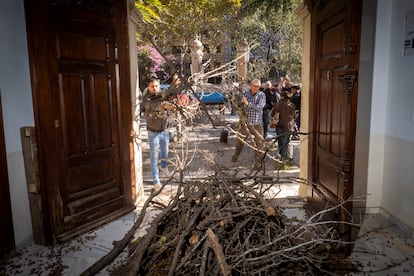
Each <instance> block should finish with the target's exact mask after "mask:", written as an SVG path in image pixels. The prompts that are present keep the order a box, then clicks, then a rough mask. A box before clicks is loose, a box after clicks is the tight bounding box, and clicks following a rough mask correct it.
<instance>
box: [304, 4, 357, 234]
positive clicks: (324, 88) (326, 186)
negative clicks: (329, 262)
mask: <svg viewBox="0 0 414 276" xmlns="http://www.w3.org/2000/svg"><path fill="white" fill-rule="evenodd" d="M310 2H312V3H311V4H310V6H311V21H312V25H311V26H312V27H311V30H312V36H311V82H310V91H309V92H310V99H311V100H310V117H309V120H310V130H312V135H311V136H310V145H311V147H310V151H311V152H310V154H309V162H310V164H309V165H310V166H309V168H310V170H309V171H310V174H311V175H310V176H309V179H310V180H311V182H312V195H311V197H310V200H309V202H310V206H312V209H313V211H314V212H316V211H319V210H321V209H323V208H326V207H327V206H333V205H337V204H338V203H340V202H343V201H344V200H346V199H348V198H349V197H350V196H352V193H353V177H354V148H355V127H356V110H357V108H356V105H357V93H358V86H357V78H358V69H359V68H358V65H359V41H360V21H361V8H362V7H361V1H360V0H349V1H343V0H331V1H321V0H315V1H310ZM345 207H346V208H345V209H338V210H337V212H335V213H333V214H331V215H333V216H334V217H330V219H334V220H340V221H345V220H349V218H350V217H349V214H352V204H347V205H346V206H345ZM339 230H340V233H341V234H342V235H343V236H344V238H350V230H351V229H350V227H349V226H346V225H342V226H341V227H339Z"/></svg>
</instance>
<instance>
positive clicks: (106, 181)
mask: <svg viewBox="0 0 414 276" xmlns="http://www.w3.org/2000/svg"><path fill="white" fill-rule="evenodd" d="M126 3H127V1H115V0H96V1H64V0H41V1H39V0H27V1H26V6H25V8H26V20H27V31H28V41H29V55H30V67H31V77H32V88H33V101H34V106H35V124H36V125H35V128H36V139H37V143H38V146H37V147H38V156H39V172H40V183H41V184H40V185H41V193H42V196H43V197H44V198H43V200H42V201H43V202H44V206H43V208H44V210H48V212H49V214H48V216H45V221H44V223H45V225H46V227H47V229H48V231H49V232H50V233H47V236H48V237H49V238H50V242H55V241H59V240H66V239H69V238H71V237H73V236H74V235H78V234H80V233H83V232H85V231H87V230H89V229H91V228H93V227H96V226H98V225H100V224H102V223H103V222H107V221H109V220H111V219H113V218H114V217H117V216H120V215H122V214H125V213H126V212H129V211H130V210H131V209H132V208H134V206H133V204H132V195H131V169H132V168H131V159H130V156H132V154H130V147H129V142H130V135H131V125H132V116H131V100H130V99H131V96H130V95H131V94H130V93H131V92H130V73H129V59H128V54H129V52H128V28H127V26H128V25H127V6H126Z"/></svg>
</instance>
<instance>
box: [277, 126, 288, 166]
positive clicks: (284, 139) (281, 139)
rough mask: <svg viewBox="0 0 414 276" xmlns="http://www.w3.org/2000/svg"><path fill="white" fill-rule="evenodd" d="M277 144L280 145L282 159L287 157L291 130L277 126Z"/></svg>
mask: <svg viewBox="0 0 414 276" xmlns="http://www.w3.org/2000/svg"><path fill="white" fill-rule="evenodd" d="M276 134H277V136H278V137H277V144H278V146H279V154H280V157H281V158H282V160H285V159H287V153H288V147H289V143H290V131H288V130H285V129H282V128H280V127H276Z"/></svg>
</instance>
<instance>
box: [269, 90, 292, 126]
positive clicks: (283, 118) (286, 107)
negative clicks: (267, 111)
mask: <svg viewBox="0 0 414 276" xmlns="http://www.w3.org/2000/svg"><path fill="white" fill-rule="evenodd" d="M276 113H279V122H278V124H277V126H276V127H278V128H280V129H283V130H287V131H294V129H295V105H294V104H293V103H292V102H291V101H290V100H289V99H288V98H283V97H282V99H281V100H280V101H279V102H277V103H276V104H275V106H274V107H273V110H272V113H271V115H272V116H274V115H275V114H276Z"/></svg>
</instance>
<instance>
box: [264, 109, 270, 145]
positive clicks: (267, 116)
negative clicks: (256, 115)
mask: <svg viewBox="0 0 414 276" xmlns="http://www.w3.org/2000/svg"><path fill="white" fill-rule="evenodd" d="M269 122H270V110H263V138H265V139H266V138H267V132H268V131H269Z"/></svg>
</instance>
